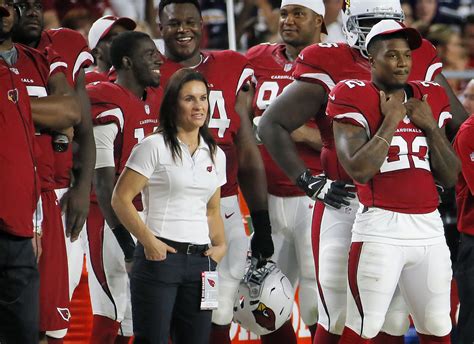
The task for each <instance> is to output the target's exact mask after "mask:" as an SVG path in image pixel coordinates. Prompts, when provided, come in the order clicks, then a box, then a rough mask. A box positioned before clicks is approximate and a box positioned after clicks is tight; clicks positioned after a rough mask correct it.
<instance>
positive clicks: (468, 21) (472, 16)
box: [462, 13, 474, 35]
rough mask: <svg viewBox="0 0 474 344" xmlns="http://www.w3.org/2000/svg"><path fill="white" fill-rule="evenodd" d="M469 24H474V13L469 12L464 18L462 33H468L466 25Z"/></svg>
mask: <svg viewBox="0 0 474 344" xmlns="http://www.w3.org/2000/svg"><path fill="white" fill-rule="evenodd" d="M468 25H474V13H472V14H469V15H468V16H467V17H466V19H465V20H464V23H463V25H462V34H463V35H464V34H465V33H466V26H468Z"/></svg>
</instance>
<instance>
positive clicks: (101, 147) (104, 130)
mask: <svg viewBox="0 0 474 344" xmlns="http://www.w3.org/2000/svg"><path fill="white" fill-rule="evenodd" d="M118 132H119V129H118V126H117V124H115V123H109V124H104V125H96V126H95V127H94V139H95V148H96V160H95V168H96V169H98V168H103V167H115V159H114V141H115V138H116V137H117V135H118Z"/></svg>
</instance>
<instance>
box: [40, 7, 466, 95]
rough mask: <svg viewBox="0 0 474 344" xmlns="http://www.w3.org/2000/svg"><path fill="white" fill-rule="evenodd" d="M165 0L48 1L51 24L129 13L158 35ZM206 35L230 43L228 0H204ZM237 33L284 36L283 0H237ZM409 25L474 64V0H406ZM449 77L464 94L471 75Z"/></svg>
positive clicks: (450, 57) (250, 39)
mask: <svg viewBox="0 0 474 344" xmlns="http://www.w3.org/2000/svg"><path fill="white" fill-rule="evenodd" d="M324 2H325V6H326V15H325V18H324V19H325V23H326V26H327V27H328V35H327V36H326V37H325V39H326V41H332V42H334V41H341V40H344V35H343V34H342V20H341V17H340V8H341V7H342V6H343V3H344V0H325V1H324ZM158 4H159V0H133V1H131V0H100V1H92V0H77V1H72V0H67V1H63V0H62V1H58V0H48V1H45V24H46V27H45V28H46V29H48V28H55V27H59V26H63V27H68V28H71V29H74V30H77V31H79V32H81V33H82V34H83V35H84V37H87V33H88V31H89V29H90V26H91V25H92V23H93V22H94V21H95V20H97V19H98V18H100V17H101V16H103V15H107V14H115V15H117V16H127V17H130V18H132V19H134V20H135V21H137V22H138V23H139V28H138V29H139V30H141V31H144V32H147V33H148V34H150V35H151V36H152V37H153V38H156V39H158V38H159V37H160V32H159V28H158V25H156V22H157V7H158ZM201 6H202V8H203V18H204V22H205V25H206V36H205V39H204V40H203V45H204V47H203V48H208V49H227V48H228V46H229V42H228V35H227V8H226V1H224V0H201ZM234 6H235V9H234V11H235V15H236V39H237V47H238V49H239V50H241V51H246V50H247V49H248V48H250V47H252V46H254V45H256V44H259V43H262V42H278V41H279V40H280V38H279V36H278V17H279V7H280V1H279V0H235V1H234ZM402 7H403V10H404V12H405V23H406V25H407V26H411V27H415V28H417V29H418V30H419V31H420V32H421V33H422V35H423V36H424V37H425V38H427V39H428V40H429V41H430V42H431V43H433V45H434V46H435V47H436V48H437V50H438V52H439V56H440V58H441V60H442V62H443V66H444V71H464V70H467V69H472V68H474V3H473V2H472V1H470V0H403V1H402ZM462 78H463V75H462V74H461V76H460V78H459V79H454V78H448V79H449V80H450V83H451V86H452V87H453V89H454V90H455V91H456V92H458V94H459V95H460V96H462V90H463V89H464V87H465V86H466V84H467V81H468V80H467V77H466V79H462Z"/></svg>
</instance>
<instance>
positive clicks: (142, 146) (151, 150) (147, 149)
mask: <svg viewBox="0 0 474 344" xmlns="http://www.w3.org/2000/svg"><path fill="white" fill-rule="evenodd" d="M158 150H159V146H158V136H157V135H150V136H148V137H146V138H144V139H143V140H142V141H141V142H140V143H139V144H137V145H135V147H134V148H133V150H132V153H131V154H130V158H129V159H128V161H127V164H126V167H128V168H130V169H132V170H134V171H135V172H137V173H140V174H141V175H142V176H144V177H146V178H148V179H150V177H151V175H152V174H153V172H154V171H155V169H156V167H157V166H158V163H159V152H158Z"/></svg>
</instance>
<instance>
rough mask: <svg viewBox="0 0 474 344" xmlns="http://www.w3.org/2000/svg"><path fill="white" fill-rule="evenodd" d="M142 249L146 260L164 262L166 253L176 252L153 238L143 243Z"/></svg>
mask: <svg viewBox="0 0 474 344" xmlns="http://www.w3.org/2000/svg"><path fill="white" fill-rule="evenodd" d="M143 248H144V251H145V257H146V259H147V260H154V261H160V260H165V259H166V255H167V254H168V252H170V253H176V250H175V249H174V248H173V247H171V246H168V245H167V244H165V243H164V242H163V241H161V240H159V239H157V238H155V237H154V236H152V237H150V239H149V240H147V242H145V243H143Z"/></svg>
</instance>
